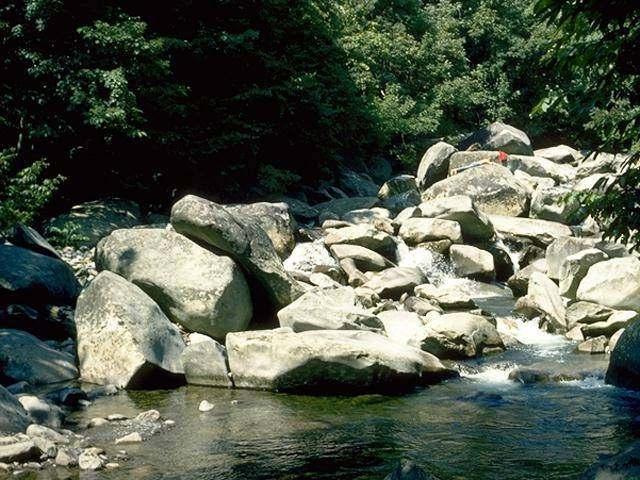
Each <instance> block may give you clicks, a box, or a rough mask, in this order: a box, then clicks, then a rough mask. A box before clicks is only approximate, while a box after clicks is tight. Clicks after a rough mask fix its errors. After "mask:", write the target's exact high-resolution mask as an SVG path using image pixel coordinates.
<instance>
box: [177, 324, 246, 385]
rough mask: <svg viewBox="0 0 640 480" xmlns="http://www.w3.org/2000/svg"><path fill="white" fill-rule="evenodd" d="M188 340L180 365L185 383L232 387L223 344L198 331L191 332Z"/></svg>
mask: <svg viewBox="0 0 640 480" xmlns="http://www.w3.org/2000/svg"><path fill="white" fill-rule="evenodd" d="M189 340H190V343H189V345H188V346H187V347H185V349H184V350H183V351H182V365H183V366H184V375H185V378H186V380H187V383H189V384H192V385H206V386H210V387H228V388H230V387H232V386H233V383H232V382H231V378H230V375H229V369H228V367H227V351H226V349H225V348H224V346H223V345H220V344H219V343H218V342H216V341H215V340H214V339H213V338H210V337H207V336H206V335H200V334H198V333H192V334H191V335H190V336H189Z"/></svg>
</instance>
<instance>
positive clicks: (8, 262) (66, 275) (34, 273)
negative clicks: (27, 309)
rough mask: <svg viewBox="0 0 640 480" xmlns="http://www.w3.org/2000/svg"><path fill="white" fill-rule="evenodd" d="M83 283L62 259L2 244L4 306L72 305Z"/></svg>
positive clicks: (0, 290) (0, 271)
mask: <svg viewBox="0 0 640 480" xmlns="http://www.w3.org/2000/svg"><path fill="white" fill-rule="evenodd" d="M79 293H80V284H79V283H78V280H76V278H75V276H74V275H73V272H72V271H71V269H70V268H69V266H68V265H67V264H66V263H64V262H63V261H62V260H58V259H57V258H53V257H50V256H47V255H42V254H40V253H36V252H34V251H32V250H27V249H26V248H21V247H14V246H11V245H0V297H1V298H2V300H3V303H25V304H28V305H33V304H53V305H73V304H74V303H75V300H76V297H77V296H78V294H79Z"/></svg>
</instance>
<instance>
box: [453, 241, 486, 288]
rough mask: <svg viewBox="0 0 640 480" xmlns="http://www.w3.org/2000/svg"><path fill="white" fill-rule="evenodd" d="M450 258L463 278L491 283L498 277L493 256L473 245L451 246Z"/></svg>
mask: <svg viewBox="0 0 640 480" xmlns="http://www.w3.org/2000/svg"><path fill="white" fill-rule="evenodd" d="M449 257H450V258H451V261H452V262H453V265H454V268H455V271H456V273H457V274H458V275H460V276H461V277H469V278H473V279H476V280H487V281H491V280H493V279H494V278H495V276H496V269H495V265H494V262H493V255H491V253H489V252H487V251H486V250H481V249H479V248H476V247H473V246H471V245H451V248H449Z"/></svg>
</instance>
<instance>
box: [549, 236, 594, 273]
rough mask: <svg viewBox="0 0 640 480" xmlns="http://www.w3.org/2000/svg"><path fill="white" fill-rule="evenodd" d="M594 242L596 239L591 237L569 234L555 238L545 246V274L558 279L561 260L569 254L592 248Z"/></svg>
mask: <svg viewBox="0 0 640 480" xmlns="http://www.w3.org/2000/svg"><path fill="white" fill-rule="evenodd" d="M596 242H597V241H596V240H595V239H592V238H581V237H571V236H567V237H558V238H556V239H555V240H554V241H553V242H551V243H550V244H549V246H548V247H547V252H546V259H547V267H548V269H547V275H549V277H550V278H553V279H554V280H558V279H559V278H560V268H561V267H562V262H564V261H565V259H566V258H567V257H569V256H571V255H575V254H576V253H578V252H581V251H582V250H586V249H589V248H592V247H593V246H594V245H595V244H596Z"/></svg>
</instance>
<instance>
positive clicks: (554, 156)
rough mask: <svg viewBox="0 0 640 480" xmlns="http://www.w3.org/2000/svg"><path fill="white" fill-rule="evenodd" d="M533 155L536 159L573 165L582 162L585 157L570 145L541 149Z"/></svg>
mask: <svg viewBox="0 0 640 480" xmlns="http://www.w3.org/2000/svg"><path fill="white" fill-rule="evenodd" d="M533 155H534V156H536V157H542V158H546V159H547V160H551V161H552V162H555V163H571V164H575V163H577V162H578V161H580V160H582V158H583V155H582V154H581V153H580V152H579V151H578V150H576V149H575V148H572V147H569V146H568V145H557V146H555V147H548V148H541V149H539V150H535V151H534V152H533Z"/></svg>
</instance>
